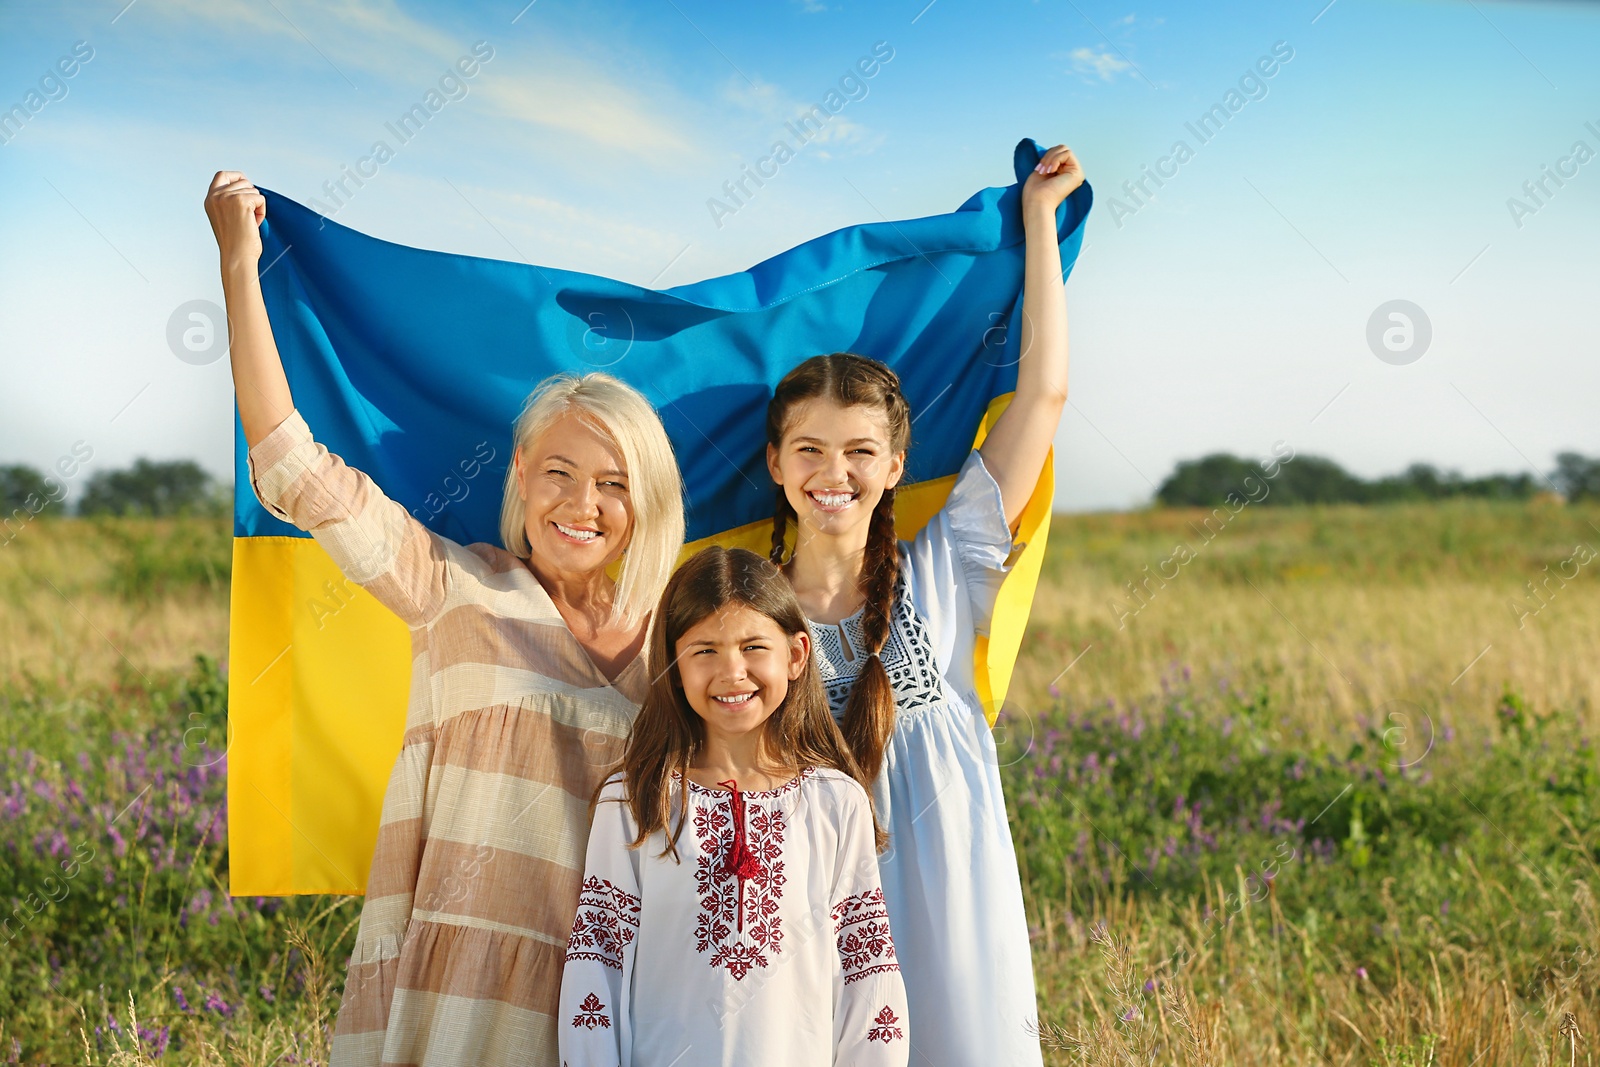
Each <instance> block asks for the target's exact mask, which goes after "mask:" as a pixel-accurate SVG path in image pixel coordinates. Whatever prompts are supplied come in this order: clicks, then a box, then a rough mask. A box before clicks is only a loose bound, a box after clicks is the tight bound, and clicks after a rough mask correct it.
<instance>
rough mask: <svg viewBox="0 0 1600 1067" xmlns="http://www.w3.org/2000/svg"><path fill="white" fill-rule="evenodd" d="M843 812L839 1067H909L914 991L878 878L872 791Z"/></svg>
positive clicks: (838, 895) (852, 795) (855, 791)
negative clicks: (909, 991)
mask: <svg viewBox="0 0 1600 1067" xmlns="http://www.w3.org/2000/svg"><path fill="white" fill-rule="evenodd" d="M845 784H846V785H848V786H849V787H850V788H849V790H848V791H847V792H848V800H847V802H846V803H844V804H841V805H840V820H839V821H840V826H839V856H838V863H839V866H838V868H837V872H836V877H835V880H834V891H833V901H834V903H833V912H832V915H833V929H834V938H835V943H836V944H837V946H838V956H839V967H838V969H837V970H836V971H835V972H834V1015H833V1018H834V1057H833V1062H834V1064H835V1067H905V1064H907V1063H908V1062H909V1059H910V1055H911V1043H910V1035H909V1033H908V1031H907V1028H906V987H905V983H904V981H903V980H902V979H901V977H900V963H899V960H898V959H897V957H896V956H895V951H894V939H893V938H892V937H891V936H890V935H889V913H888V910H887V909H886V908H885V906H884V900H883V884H882V882H881V881H880V880H879V877H878V855H877V852H876V850H875V849H874V847H873V834H872V814H871V809H870V808H869V807H868V801H867V793H866V790H864V789H862V788H861V787H860V786H859V785H857V784H856V783H855V782H853V781H849V782H846V783H845Z"/></svg>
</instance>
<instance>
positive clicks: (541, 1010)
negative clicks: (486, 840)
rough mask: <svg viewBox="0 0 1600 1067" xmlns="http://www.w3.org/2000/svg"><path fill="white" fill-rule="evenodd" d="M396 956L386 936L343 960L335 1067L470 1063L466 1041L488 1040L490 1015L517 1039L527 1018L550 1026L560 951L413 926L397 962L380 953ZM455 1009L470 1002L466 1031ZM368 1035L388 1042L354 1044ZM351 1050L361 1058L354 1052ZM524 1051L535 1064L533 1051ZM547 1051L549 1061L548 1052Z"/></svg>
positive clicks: (493, 934)
mask: <svg viewBox="0 0 1600 1067" xmlns="http://www.w3.org/2000/svg"><path fill="white" fill-rule="evenodd" d="M395 948H396V946H395V945H394V939H393V938H392V937H383V938H378V939H375V940H374V941H373V942H370V943H368V944H367V945H365V946H358V952H357V953H355V954H352V956H351V963H350V971H349V974H348V976H347V977H346V980H345V996H344V1000H343V1002H342V1003H341V1005H340V1007H339V1016H338V1020H337V1022H336V1025H335V1028H334V1036H335V1039H336V1041H337V1043H338V1044H339V1045H340V1046H342V1047H343V1048H344V1049H346V1050H349V1052H350V1054H349V1055H347V1056H344V1057H340V1056H338V1055H336V1056H335V1062H336V1063H338V1065H339V1067H357V1065H358V1064H363V1065H364V1064H368V1063H370V1064H372V1065H376V1064H378V1063H379V1062H399V1063H421V1062H423V1061H424V1057H426V1061H427V1062H428V1063H434V1062H441V1063H446V1062H447V1063H452V1064H453V1063H474V1062H478V1061H477V1058H476V1057H477V1053H478V1049H477V1048H476V1045H475V1042H478V1041H482V1040H489V1039H490V1038H491V1037H492V1034H490V1033H488V1032H487V1031H492V1030H494V1029H495V1027H493V1026H492V1025H491V1026H485V1025H484V1024H485V1023H486V1022H489V1021H492V1020H493V1019H494V1018H495V1017H496V1016H505V1017H506V1020H507V1027H506V1028H505V1029H507V1031H508V1032H522V1033H526V1032H527V1020H528V1019H529V1017H530V1016H535V1017H543V1018H544V1019H545V1020H553V1019H554V1016H555V1012H556V1010H557V1008H558V1005H559V1000H560V995H561V968H562V964H563V960H564V957H565V954H566V948H565V946H556V945H551V944H548V943H546V942H544V941H540V940H538V939H536V938H531V937H527V936H524V935H521V934H514V933H510V932H507V931H501V930H488V929H483V928H481V927H473V926H462V925H458V924H455V923H440V922H432V921H429V920H425V919H413V920H412V921H411V923H410V924H409V925H408V927H407V929H406V934H405V938H404V940H403V941H402V942H401V943H400V944H399V945H398V954H397V955H392V956H386V955H385V953H387V952H390V951H393V950H394V949H395ZM358 956H360V957H361V958H360V959H358V958H357V957H358ZM464 1001H467V1002H476V1009H477V1010H472V1011H471V1014H472V1016H473V1026H472V1027H471V1028H470V1029H463V1028H462V1026H461V1017H462V1012H463V1007H464V1005H463V1002H464ZM539 1029H541V1030H542V1029H544V1027H540V1028H539ZM551 1032H552V1033H553V1030H552V1031H551ZM377 1033H385V1034H386V1035H387V1036H386V1038H385V1039H384V1041H383V1042H382V1043H381V1044H380V1043H379V1042H376V1041H370V1040H368V1041H362V1040H360V1038H361V1037H362V1036H363V1035H373V1034H377ZM337 1039H346V1040H343V1041H338V1040H337ZM360 1049H365V1050H368V1054H358V1053H357V1051H356V1050H360ZM525 1051H526V1053H527V1055H528V1056H529V1057H530V1058H531V1060H530V1061H537V1053H538V1052H539V1051H540V1050H538V1049H535V1048H528V1049H526V1050H525ZM548 1052H549V1053H550V1055H551V1056H554V1055H555V1048H554V1045H553V1044H552V1045H551V1047H550V1049H548ZM380 1057H381V1059H380Z"/></svg>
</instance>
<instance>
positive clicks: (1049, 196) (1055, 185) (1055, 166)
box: [1022, 144, 1083, 214]
mask: <svg viewBox="0 0 1600 1067" xmlns="http://www.w3.org/2000/svg"><path fill="white" fill-rule="evenodd" d="M1082 184H1083V167H1082V166H1081V165H1080V164H1079V163H1078V157H1077V156H1075V155H1073V154H1072V149H1070V148H1068V147H1067V146H1066V145H1064V144H1058V145H1056V146H1055V147H1054V148H1052V149H1050V150H1049V151H1048V152H1046V153H1045V154H1044V155H1043V156H1041V157H1040V159H1039V165H1038V166H1036V167H1034V168H1033V173H1032V174H1030V175H1028V180H1027V181H1026V182H1025V183H1024V184H1023V186H1022V209H1023V211H1025V212H1027V211H1032V210H1037V209H1043V210H1046V211H1049V212H1051V213H1052V214H1054V212H1055V209H1056V208H1058V207H1060V206H1061V201H1063V200H1065V199H1066V198H1067V197H1068V196H1070V195H1071V194H1072V191H1073V190H1074V189H1076V188H1077V187H1078V186H1080V185H1082Z"/></svg>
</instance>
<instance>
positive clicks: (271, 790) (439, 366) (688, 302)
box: [228, 140, 1092, 895]
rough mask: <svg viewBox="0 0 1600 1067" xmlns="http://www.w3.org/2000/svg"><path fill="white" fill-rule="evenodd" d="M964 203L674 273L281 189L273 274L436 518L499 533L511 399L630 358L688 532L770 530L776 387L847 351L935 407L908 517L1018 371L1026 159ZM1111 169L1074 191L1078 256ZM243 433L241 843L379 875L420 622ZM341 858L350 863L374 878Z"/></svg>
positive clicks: (367, 440) (302, 392) (365, 431)
mask: <svg viewBox="0 0 1600 1067" xmlns="http://www.w3.org/2000/svg"><path fill="white" fill-rule="evenodd" d="M1041 154H1042V153H1041V150H1040V148H1039V146H1038V145H1037V144H1036V143H1035V142H1033V141H1032V140H1024V141H1022V142H1021V143H1020V144H1018V145H1017V148H1016V153H1015V159H1014V167H1015V172H1016V177H1017V183H1016V184H1015V185H1010V186H1006V187H1002V188H991V189H984V190H983V191H981V192H979V193H977V194H976V195H974V196H973V197H971V198H970V199H969V200H967V201H966V203H964V204H962V205H961V206H960V207H959V208H957V209H956V210H955V211H953V212H951V213H949V214H946V215H935V216H932V217H929V218H921V219H909V220H905V221H901V222H883V223H871V224H868V225H864V226H852V227H849V228H846V229H842V230H837V231H835V232H833V233H830V234H827V235H826V236H823V237H818V238H816V239H815V240H812V241H808V242H807V243H805V244H803V245H800V246H799V247H797V248H793V249H790V250H789V251H787V252H784V253H782V254H781V255H778V256H774V257H773V258H772V259H769V260H767V261H766V262H764V263H760V264H758V265H757V266H755V267H752V268H751V269H750V270H748V271H745V272H743V273H741V274H732V275H728V276H727V277H722V278H712V279H710V280H708V281H703V282H696V283H694V284H693V285H683V286H678V287H677V288H673V289H667V290H662V291H659V292H658V291H654V290H650V289H642V288H639V287H638V286H633V285H628V284H626V283H623V282H618V281H612V280H610V279H607V278H598V277H594V276H593V275H588V274H577V273H573V272H570V271H562V270H556V269H554V268H550V267H536V266H531V265H528V264H523V263H508V262H501V261H498V260H488V259H476V258H473V257H470V256H458V255H451V254H448V253H444V252H433V251H428V250H425V249H419V248H408V247H406V246H403V245H397V244H390V243H389V242H386V241H380V240H377V239H376V238H372V237H368V236H366V235H365V234H361V233H357V232H356V231H354V230H351V229H348V228H346V227H343V226H340V225H338V224H337V223H334V222H332V221H330V220H328V219H326V218H324V217H323V216H321V215H318V214H317V213H316V212H314V211H312V210H310V209H309V208H307V207H304V206H303V205H301V204H298V203H296V202H295V201H293V200H289V199H286V198H285V197H283V196H280V195H279V194H277V193H274V192H270V191H268V190H262V192H263V193H264V194H265V196H266V198H267V202H268V207H267V218H266V221H265V222H264V223H263V224H262V227H261V238H262V245H263V254H262V257H261V263H260V267H259V269H260V274H261V287H262V292H263V295H264V297H265V300H266V306H267V313H268V316H269V318H270V319H271V322H272V329H273V334H274V336H275V337H276V339H277V344H278V350H279V352H280V353H281V354H282V357H283V363H284V368H285V370H286V372H287V374H288V377H289V382H290V385H291V387H292V388H293V391H294V397H295V402H296V405H297V406H298V408H299V409H300V411H301V413H302V414H303V415H304V416H305V419H306V422H307V423H308V424H309V425H310V426H311V429H312V432H313V433H314V434H315V435H316V437H317V439H318V440H319V441H321V442H322V443H323V444H324V445H326V446H327V447H328V449H329V450H330V451H332V452H335V453H337V454H338V455H340V456H342V457H343V458H344V460H345V461H346V462H347V463H349V464H350V465H351V466H353V467H356V468H358V469H360V470H362V471H365V472H366V473H367V474H368V475H370V476H371V477H372V479H373V480H374V481H375V482H376V483H377V484H378V485H379V486H380V487H381V488H382V489H383V491H384V492H385V493H387V494H388V495H389V496H390V497H391V498H393V499H395V500H397V501H399V502H401V503H402V504H404V505H405V506H406V507H407V508H408V509H410V511H411V513H412V514H413V515H415V516H416V517H417V518H418V519H419V520H421V521H422V522H424V523H425V524H427V525H428V526H429V527H430V528H432V529H433V530H436V531H437V532H439V533H440V534H443V535H444V536H446V537H449V538H451V539H453V540H455V541H457V542H460V543H462V544H470V543H472V542H475V541H488V542H492V543H496V544H498V543H499V514H500V504H501V491H502V486H503V484H504V476H505V469H506V465H507V464H508V463H509V462H510V454H511V423H512V420H513V418H514V417H515V416H516V414H517V412H518V410H519V408H520V406H521V404H522V401H523V399H524V398H525V397H526V396H527V394H528V392H529V391H530V390H531V389H532V388H533V386H534V385H535V384H536V383H537V382H539V381H540V380H542V379H543V378H545V377H546V376H548V375H550V374H553V373H555V372H557V371H576V372H583V371H589V370H604V371H607V372H609V373H611V374H614V375H616V376H618V377H620V378H622V379H624V380H625V381H627V382H629V383H630V384H631V385H633V386H634V387H636V388H637V389H639V390H640V391H641V392H642V393H643V394H644V395H645V396H646V397H647V398H648V399H649V400H650V401H651V402H652V403H653V404H655V406H656V408H657V409H658V410H659V411H660V413H661V418H662V421H663V422H664V423H665V425H666V429H667V433H668V435H669V436H670V437H671V439H672V443H673V446H674V449H675V450H676V452H677V458H678V463H679V466H680V467H681V468H682V471H683V478H684V483H685V484H686V486H687V487H688V501H687V503H688V518H689V538H690V541H691V543H690V544H689V545H688V546H686V547H685V549H684V551H685V553H686V554H688V553H692V552H693V551H694V550H696V549H697V548H699V547H700V546H701V545H703V544H705V543H707V542H710V541H717V542H720V543H723V544H742V545H746V546H749V547H753V548H755V549H757V550H758V551H761V552H763V553H764V552H765V550H766V547H767V545H768V542H769V539H770V536H771V526H770V516H771V514H772V505H773V489H772V486H771V484H770V482H769V480H768V477H767V473H766V467H765V462H764V449H765V426H764V420H765V413H766V405H767V400H768V398H769V397H770V396H771V394H772V389H773V387H774V386H775V385H776V384H777V382H778V379H779V378H781V377H782V376H783V375H784V373H785V372H787V371H788V370H789V369H790V368H791V367H793V366H794V365H795V364H796V363H798V362H800V361H801V360H802V359H804V358H806V357H808V356H812V355H816V354H818V353H822V352H835V351H850V352H857V353H860V354H862V355H867V356H872V357H874V358H877V359H881V360H883V361H884V362H886V363H888V364H889V365H890V366H892V367H893V368H894V369H895V370H896V371H897V372H898V373H899V375H900V378H901V381H902V385H903V389H904V392H905V395H906V398H907V400H908V401H909V402H910V405H911V410H912V412H913V414H914V416H915V418H916V421H915V423H914V426H913V445H912V449H911V452H910V454H909V456H908V469H907V474H906V478H905V488H903V489H902V491H901V493H900V495H899V497H898V498H897V517H898V525H899V528H900V531H899V532H900V535H901V536H902V537H909V536H911V535H912V534H913V533H915V532H916V530H918V529H919V528H920V527H921V526H922V524H923V523H925V522H926V521H927V519H928V518H929V517H930V516H931V515H932V514H933V513H934V512H935V511H937V510H938V508H939V507H940V505H941V504H942V503H943V501H944V498H945V496H946V494H947V493H948V492H949V489H950V486H951V485H952V484H953V482H954V480H955V474H956V471H957V470H958V469H959V468H960V466H961V463H962V461H963V460H964V459H965V458H966V456H967V453H968V452H969V451H970V450H971V449H972V448H973V447H974V444H975V442H978V441H981V440H982V438H983V435H984V433H985V432H986V429H987V427H988V426H989V425H991V424H992V421H993V419H994V417H995V416H996V415H997V414H998V413H999V411H1000V410H1002V409H1003V408H1004V406H1005V404H1006V402H1007V400H1008V399H1009V398H1010V395H1011V393H1012V391H1013V390H1014V389H1015V386H1016V365H1017V361H1018V358H1019V345H1020V340H1021V326H1020V323H1021V310H1022V299H1021V292H1022V280H1023V228H1022V214H1021V210H1020V195H1021V185H1022V182H1023V181H1024V180H1025V179H1026V178H1027V176H1028V174H1029V173H1030V172H1031V171H1032V170H1033V167H1034V164H1035V163H1037V162H1038V160H1039V157H1040V155H1041ZM1091 202H1092V193H1091V191H1090V189H1089V186H1088V185H1087V184H1085V185H1083V186H1081V187H1080V188H1079V189H1078V190H1076V191H1075V192H1074V193H1073V194H1072V195H1071V196H1070V197H1069V198H1068V199H1067V201H1066V202H1065V203H1064V204H1063V205H1062V206H1061V208H1060V210H1059V212H1058V215H1057V224H1058V233H1059V234H1060V243H1061V258H1062V263H1063V265H1064V266H1065V267H1066V268H1067V269H1068V270H1070V269H1071V265H1072V263H1073V262H1074V260H1075V259H1076V258H1077V254H1078V251H1079V248H1080V246H1081V243H1082V238H1083V223H1084V219H1085V218H1086V216H1087V215H1088V213H1089V207H1090V204H1091ZM235 425H236V437H235V469H236V477H235V483H234V484H235V486H236V489H235V499H234V547H233V590H232V603H231V608H230V623H231V634H230V637H229V670H228V699H229V711H230V726H231V730H232V736H231V738H230V745H229V753H228V762H229V766H228V809H229V820H228V843H229V849H230V863H229V866H230V890H231V892H233V893H234V894H236V895H258V894H259V895H282V894H290V893H361V892H363V891H364V888H365V884H366V876H367V870H368V866H369V864H370V862H371V857H372V846H373V841H374V838H375V836H376V833H377V827H378V816H379V810H380V806H381V804H382V801H383V793H384V788H385V785H386V782H387V780H388V776H389V771H390V768H391V767H392V766H393V763H394V759H395V756H396V754H397V753H398V751H399V748H400V736H401V732H402V728H403V726H404V722H405V711H406V702H407V695H408V693H407V691H408V686H409V684H410V670H411V654H410V641H409V635H408V633H407V630H406V627H405V625H404V624H403V623H401V622H400V620H399V619H398V618H396V617H395V616H393V615H392V614H390V613H389V612H388V611H387V610H386V609H385V608H383V607H382V606H380V605H379V604H378V603H377V601H376V600H374V599H373V598H372V596H371V595H370V594H368V593H367V592H366V591H365V590H363V589H361V588H360V587H359V586H357V585H355V584H354V583H353V582H349V581H347V580H346V579H345V578H344V577H343V576H342V575H341V574H340V573H339V571H338V569H337V568H336V567H335V566H334V564H333V562H332V561H331V560H330V559H329V557H328V556H327V554H326V553H325V552H324V551H323V549H322V548H321V547H320V546H319V545H317V543H316V542H315V541H313V540H312V539H311V537H310V535H308V534H306V533H303V532H301V531H300V530H298V529H296V528H294V527H293V526H290V525H288V524H286V523H284V522H281V521H279V520H278V519H276V518H274V517H272V516H271V515H269V514H268V513H267V512H266V510H265V509H264V508H263V507H262V506H261V504H260V502H259V501H257V500H256V498H255V495H254V493H253V491H252V490H251V488H250V476H249V471H248V469H247V467H246V463H245V457H246V452H247V450H246V446H245V441H244V432H243V429H242V428H238V424H237V419H236V421H235ZM1052 485H1053V472H1052V470H1051V467H1050V465H1049V464H1048V463H1047V464H1046V466H1045V470H1044V473H1043V474H1042V475H1041V477H1040V479H1039V484H1038V488H1037V489H1036V490H1035V491H1034V494H1033V497H1032V499H1031V500H1030V501H1029V503H1028V506H1027V510H1026V512H1025V513H1024V515H1023V518H1022V525H1021V531H1020V533H1019V534H1018V537H1017V540H1018V542H1019V545H1018V550H1017V552H1016V554H1015V556H1014V559H1013V563H1014V568H1013V571H1012V574H1011V575H1010V577H1008V578H1007V580H1006V583H1005V585H1004V588H1003V589H1002V591H1001V594H1000V600H999V605H998V607H997V609H996V613H995V621H994V626H993V632H992V633H991V634H990V635H989V637H988V639H987V640H986V641H985V640H980V641H979V644H978V653H977V654H978V659H979V662H978V664H977V668H978V669H977V677H978V680H979V683H978V684H979V687H980V690H981V691H980V696H981V698H982V700H983V703H984V708H985V711H986V713H987V714H988V716H989V718H990V721H991V722H992V721H993V719H994V715H995V713H996V711H997V709H998V708H999V707H1000V705H1001V703H1002V702H1003V701H1004V699H1005V695H1006V688H1007V685H1008V683H1009V681H1010V677H1011V668H1012V664H1013V663H1014V661H1015V659H1016V655H1017V649H1018V646H1019V645H1020V643H1021V640H1022V632H1023V627H1024V626H1025V624H1026V622H1027V616H1028V608H1029V605H1030V603H1031V601H1032V598H1033V592H1034V586H1035V584H1036V582H1037V580H1038V575H1039V565H1040V562H1041V559H1042V556H1043V553H1044V543H1045V536H1046V533H1047V532H1048V529H1049V521H1050V504H1051V489H1052ZM340 872H349V873H348V874H345V873H340Z"/></svg>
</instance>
